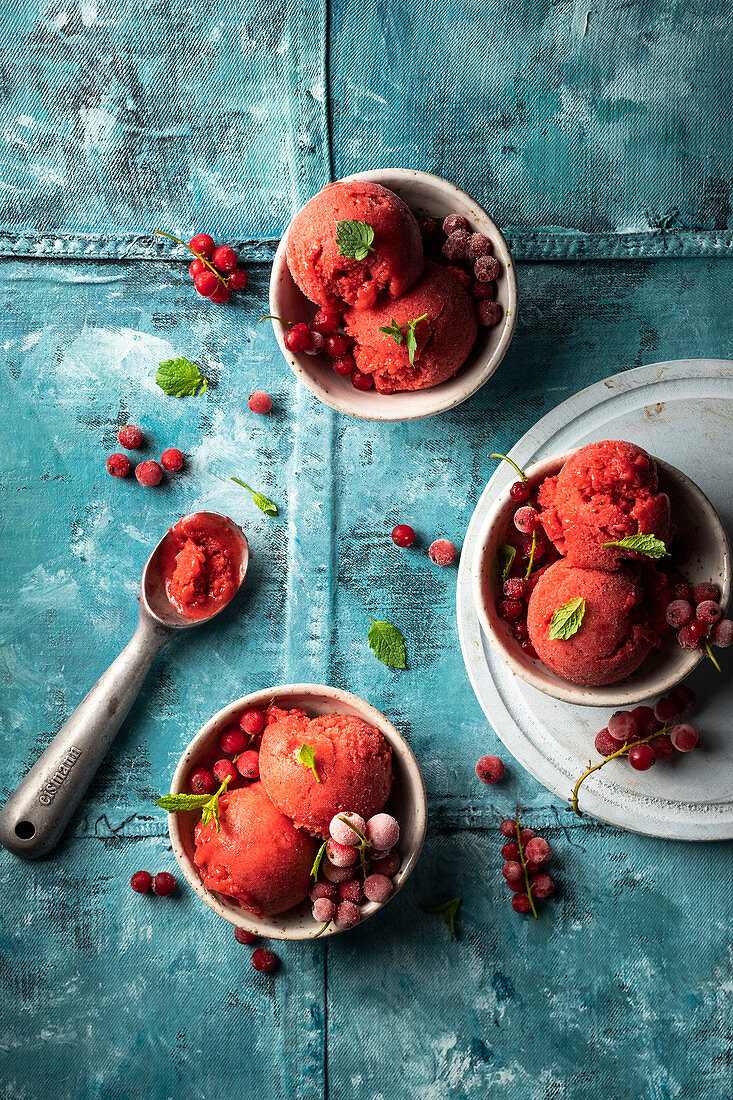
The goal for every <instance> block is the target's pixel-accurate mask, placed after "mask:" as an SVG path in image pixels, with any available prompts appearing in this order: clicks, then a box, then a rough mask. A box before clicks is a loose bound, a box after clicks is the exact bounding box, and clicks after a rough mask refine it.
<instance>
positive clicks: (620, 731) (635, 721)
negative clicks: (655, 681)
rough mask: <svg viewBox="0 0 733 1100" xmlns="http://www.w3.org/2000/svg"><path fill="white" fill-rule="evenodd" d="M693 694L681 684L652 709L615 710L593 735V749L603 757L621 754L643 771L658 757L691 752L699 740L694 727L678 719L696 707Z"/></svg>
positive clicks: (635, 767) (664, 757) (662, 757)
mask: <svg viewBox="0 0 733 1100" xmlns="http://www.w3.org/2000/svg"><path fill="white" fill-rule="evenodd" d="M695 703H696V699H695V693H694V691H692V689H691V688H688V687H685V686H684V685H682V686H680V687H676V688H674V689H673V690H672V691H671V692H670V693H669V695H665V696H664V697H663V698H661V699H659V700H658V701H657V702H656V703H655V705H654V708H653V709H652V707H634V709H633V710H617V711H616V713H615V714H612V715H611V717H610V718H609V720H608V725H607V726H606V728H605V729H602V730H601V731H600V733H597V734H596V739H595V742H594V744H595V747H596V750H597V751H598V752H599V753H600V754H601V756H605V757H610V756H613V757H616V756H617V755H623V756H626V757H628V761H629V764H631V767H632V768H634V769H635V770H636V771H639V772H645V771H647V770H648V769H649V768H651V766H652V764H655V763H656V762H657V760H666V759H667V758H668V757H670V756H673V755H674V753H675V750H676V751H677V752H691V751H692V749H694V748H697V745H698V742H699V740H700V738H699V735H698V732H697V730H696V729H695V728H694V726H690V725H688V724H687V723H686V722H680V721H679V719H680V718H685V717H687V715H688V714H692V712H693V710H694V709H695Z"/></svg>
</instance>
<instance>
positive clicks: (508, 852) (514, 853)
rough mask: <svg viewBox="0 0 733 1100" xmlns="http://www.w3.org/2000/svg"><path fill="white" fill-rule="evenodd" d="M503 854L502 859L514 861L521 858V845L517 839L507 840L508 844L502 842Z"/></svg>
mask: <svg viewBox="0 0 733 1100" xmlns="http://www.w3.org/2000/svg"><path fill="white" fill-rule="evenodd" d="M501 856H502V859H506V860H512V861H513V860H518V859H519V845H518V844H517V842H516V840H507V842H506V844H502V846H501Z"/></svg>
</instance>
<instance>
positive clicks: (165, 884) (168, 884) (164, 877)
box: [153, 871, 176, 898]
mask: <svg viewBox="0 0 733 1100" xmlns="http://www.w3.org/2000/svg"><path fill="white" fill-rule="evenodd" d="M175 888H176V880H175V879H174V878H173V875H171V874H169V872H168V871H158V873H157V875H156V876H155V878H154V879H153V893H154V894H157V895H158V897H159V898H167V897H168V895H169V894H172V893H173V891H174V890H175Z"/></svg>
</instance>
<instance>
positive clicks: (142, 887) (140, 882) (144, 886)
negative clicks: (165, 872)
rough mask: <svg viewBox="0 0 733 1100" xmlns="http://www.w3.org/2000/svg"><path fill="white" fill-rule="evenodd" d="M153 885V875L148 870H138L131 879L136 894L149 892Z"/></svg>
mask: <svg viewBox="0 0 733 1100" xmlns="http://www.w3.org/2000/svg"><path fill="white" fill-rule="evenodd" d="M152 885H153V876H152V875H151V874H148V872H147V871H136V872H135V874H134V875H133V876H132V877H131V879H130V886H132V888H133V890H134V891H135V893H136V894H147V892H148V890H149V889H150V887H151V886H152Z"/></svg>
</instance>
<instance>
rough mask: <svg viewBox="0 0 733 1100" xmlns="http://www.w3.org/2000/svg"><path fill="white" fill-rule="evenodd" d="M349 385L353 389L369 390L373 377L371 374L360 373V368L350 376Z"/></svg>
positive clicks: (372, 383)
mask: <svg viewBox="0 0 733 1100" xmlns="http://www.w3.org/2000/svg"><path fill="white" fill-rule="evenodd" d="M351 385H352V386H353V387H354V389H355V390H370V389H371V388H372V386H373V385H374V379H373V378H372V376H371V374H362V373H361V371H360V370H355V371H354V373H353V374H352V376H351Z"/></svg>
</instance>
